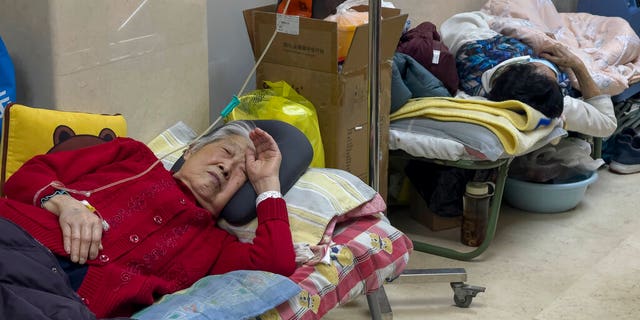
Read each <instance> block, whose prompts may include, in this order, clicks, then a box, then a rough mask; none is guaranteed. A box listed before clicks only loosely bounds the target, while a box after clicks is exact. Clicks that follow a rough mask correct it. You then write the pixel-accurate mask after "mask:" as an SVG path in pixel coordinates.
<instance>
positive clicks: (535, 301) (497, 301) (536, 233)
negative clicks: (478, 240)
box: [324, 169, 640, 320]
mask: <svg viewBox="0 0 640 320" xmlns="http://www.w3.org/2000/svg"><path fill="white" fill-rule="evenodd" d="M599 175H600V176H599V179H598V181H597V182H596V183H595V184H593V185H591V186H590V187H589V189H588V190H587V193H586V196H585V199H583V201H582V202H581V203H580V204H579V205H578V207H577V208H575V209H574V210H571V211H569V212H565V213H559V214H533V213H526V212H521V211H518V210H515V209H513V208H510V207H508V206H507V205H503V207H502V211H501V213H500V218H499V222H498V228H497V231H496V236H495V238H494V240H493V242H492V243H491V245H490V246H489V248H488V249H487V250H486V251H485V252H484V253H483V254H482V255H480V256H479V257H477V258H475V259H474V260H473V261H470V262H462V261H457V260H451V259H447V258H442V257H438V256H434V255H430V254H425V253H421V252H414V253H413V254H412V255H411V259H410V262H409V268H451V267H456V268H465V269H466V271H467V274H468V279H467V282H466V283H468V284H471V285H478V286H483V287H486V292H484V293H479V294H478V295H477V297H476V298H474V300H473V302H472V304H471V306H470V307H469V308H458V307H456V306H455V305H454V303H453V291H452V290H451V288H450V286H449V283H442V282H440V283H439V282H436V283H429V282H425V283H409V284H408V283H402V284H395V283H390V284H387V285H385V290H386V292H387V296H388V298H389V302H390V304H391V307H392V309H393V318H394V319H399V320H409V319H447V320H456V319H492V320H501V319H504V320H514V319H536V320H560V319H580V320H590V319H594V320H596V319H597V320H600V319H617V320H619V319H640V210H639V208H640V173H639V174H632V175H616V174H612V173H610V172H608V171H606V170H605V169H603V170H600V171H599ZM389 217H390V219H391V220H392V222H393V224H394V225H395V226H396V227H398V228H399V229H401V230H403V231H404V232H405V233H407V234H408V235H409V236H410V237H412V238H414V239H420V240H422V241H427V242H430V243H434V244H445V245H448V246H452V247H453V248H457V249H464V248H465V247H464V246H462V245H460V244H459V243H458V240H457V239H458V230H449V231H442V232H438V233H433V232H430V231H429V229H427V228H425V227H422V226H421V225H419V224H417V223H415V222H414V221H413V220H412V219H411V218H410V217H409V216H408V214H406V213H404V212H389ZM324 319H328V320H338V319H350V320H351V319H353V320H358V319H370V315H369V311H368V305H367V301H366V298H364V297H362V298H360V299H358V300H356V301H353V302H350V303H348V304H346V305H344V306H341V307H339V308H337V309H335V310H333V311H331V312H330V313H329V314H328V315H326V316H325V317H324Z"/></svg>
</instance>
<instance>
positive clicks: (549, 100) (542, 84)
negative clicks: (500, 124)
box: [487, 63, 564, 118]
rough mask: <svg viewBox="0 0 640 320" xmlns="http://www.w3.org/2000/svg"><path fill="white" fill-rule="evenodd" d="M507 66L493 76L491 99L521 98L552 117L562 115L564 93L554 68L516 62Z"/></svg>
mask: <svg viewBox="0 0 640 320" xmlns="http://www.w3.org/2000/svg"><path fill="white" fill-rule="evenodd" d="M503 68H504V71H502V72H500V70H498V72H499V74H496V75H495V76H494V78H493V79H491V83H492V86H491V91H490V92H489V95H488V96H487V98H488V99H489V100H492V101H504V100H519V101H521V102H523V103H526V104H528V105H529V106H531V107H532V108H534V109H536V110H538V111H540V112H541V113H542V114H544V115H545V116H547V117H549V118H557V117H559V116H560V115H561V114H562V112H563V110H564V96H563V95H562V91H561V89H560V85H558V82H557V80H556V77H555V73H553V71H551V69H549V68H548V67H547V66H545V65H543V64H538V63H514V64H510V65H507V66H505V67H503ZM546 69H549V70H546ZM547 71H549V72H547ZM498 72H496V73H498Z"/></svg>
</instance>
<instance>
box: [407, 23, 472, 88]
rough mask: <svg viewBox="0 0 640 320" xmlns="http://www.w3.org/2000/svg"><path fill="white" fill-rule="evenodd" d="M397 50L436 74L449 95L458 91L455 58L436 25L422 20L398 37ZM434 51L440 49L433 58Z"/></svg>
mask: <svg viewBox="0 0 640 320" xmlns="http://www.w3.org/2000/svg"><path fill="white" fill-rule="evenodd" d="M396 51H398V52H401V53H404V54H407V55H409V56H411V57H412V58H413V59H415V60H416V61H418V63H420V64H421V65H422V66H424V67H425V68H426V69H427V70H429V72H431V73H432V74H433V75H434V76H436V77H437V78H438V79H439V80H440V81H442V83H443V84H444V86H445V87H446V88H447V90H448V91H449V93H451V95H452V96H453V95H455V94H456V92H457V91H458V84H459V82H460V81H459V79H458V71H457V70H456V59H455V57H454V55H453V54H452V53H451V52H450V51H449V48H447V46H446V45H444V43H442V41H441V39H440V34H439V33H438V31H437V30H436V26H435V25H434V24H433V23H431V22H423V23H421V24H419V25H418V26H417V27H415V28H413V29H411V30H409V31H407V32H406V33H405V34H403V35H402V37H400V41H399V43H398V48H397V50H396ZM434 51H440V53H439V56H438V55H436V59H434Z"/></svg>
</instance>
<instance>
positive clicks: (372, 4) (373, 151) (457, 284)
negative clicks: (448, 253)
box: [367, 0, 485, 320]
mask: <svg viewBox="0 0 640 320" xmlns="http://www.w3.org/2000/svg"><path fill="white" fill-rule="evenodd" d="M381 3H382V1H381V0H369V69H368V73H369V74H368V77H369V115H370V118H369V123H370V125H369V128H370V132H369V134H370V137H369V138H370V149H369V185H370V186H371V187H372V188H373V189H375V190H380V165H379V164H380V158H381V152H388V150H380V141H379V137H380V127H379V103H380V100H379V96H380V95H379V93H380V78H379V75H380V63H379V62H380V19H381V14H380V11H381ZM383 134H388V133H383ZM465 281H467V272H466V270H465V269H464V268H446V269H410V270H405V271H404V272H403V273H402V275H401V276H400V277H398V278H397V279H395V280H393V283H394V284H397V283H403V282H407V283H416V282H424V283H426V282H449V283H450V284H451V288H452V289H453V292H454V295H453V300H454V302H455V304H456V305H457V306H458V307H463V308H466V307H469V305H470V304H471V301H472V300H473V297H475V296H476V294H477V293H478V292H484V290H485V288H484V287H478V286H471V285H468V284H465V283H464V282H465ZM367 303H368V305H369V312H370V313H371V319H374V320H381V319H393V313H392V311H391V306H390V304H389V300H388V299H387V294H386V292H385V290H384V287H383V286H380V288H379V289H378V290H376V291H374V292H372V293H370V294H367Z"/></svg>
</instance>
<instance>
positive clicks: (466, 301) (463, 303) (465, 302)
mask: <svg viewBox="0 0 640 320" xmlns="http://www.w3.org/2000/svg"><path fill="white" fill-rule="evenodd" d="M453 301H454V302H455V303H456V306H458V307H460V308H469V305H471V301H473V297H472V296H464V298H458V296H457V295H453Z"/></svg>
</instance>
